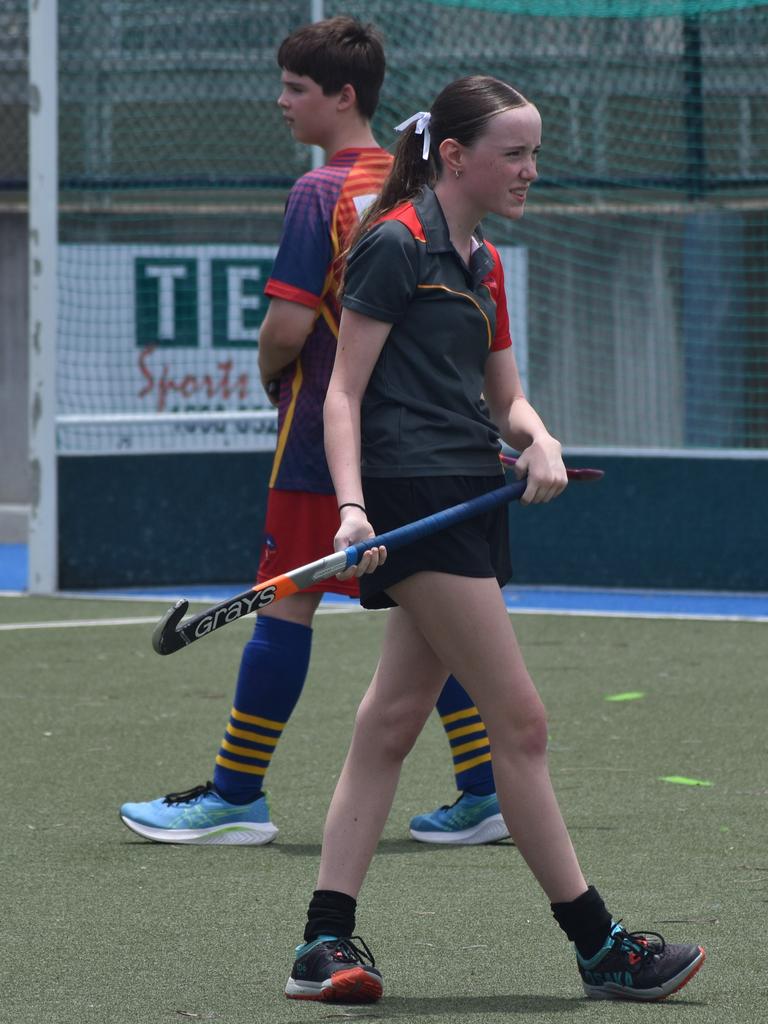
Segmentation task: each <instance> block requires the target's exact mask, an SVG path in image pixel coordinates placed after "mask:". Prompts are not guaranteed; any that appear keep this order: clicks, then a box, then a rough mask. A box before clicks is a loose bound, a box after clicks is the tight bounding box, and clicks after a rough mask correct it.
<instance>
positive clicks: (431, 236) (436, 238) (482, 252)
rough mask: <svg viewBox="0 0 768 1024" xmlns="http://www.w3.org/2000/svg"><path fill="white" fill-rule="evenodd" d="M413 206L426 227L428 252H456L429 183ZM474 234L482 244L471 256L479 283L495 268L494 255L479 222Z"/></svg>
mask: <svg viewBox="0 0 768 1024" xmlns="http://www.w3.org/2000/svg"><path fill="white" fill-rule="evenodd" d="M413 208H414V209H415V211H416V216H417V217H418V218H419V221H420V223H421V226H422V228H423V229H424V238H425V239H426V242H427V252H428V253H430V254H437V253H441V252H450V253H456V250H455V249H454V247H453V243H452V242H451V236H450V233H449V231H448V223H447V222H446V219H445V214H444V213H443V208H442V206H441V205H440V200H439V199H438V198H437V196H436V195H435V193H434V190H433V189H431V188H430V187H429V185H424V186H423V187H422V189H421V192H420V193H419V194H418V195H417V196H416V198H415V199H414V200H413ZM474 235H475V238H476V239H477V241H478V242H479V243H480V244H479V247H478V248H477V249H475V251H474V252H473V253H472V256H471V258H470V272H471V274H472V279H473V281H474V283H475V284H478V283H479V282H480V281H482V280H483V278H485V277H487V275H488V274H489V273H490V272H491V270H492V269H493V257H492V256H491V254H490V252H489V251H488V246H487V245H485V244H484V239H483V232H482V229H481V227H480V225H479V224H478V226H477V227H476V228H475V232H474ZM456 258H457V259H458V258H459V257H458V254H456Z"/></svg>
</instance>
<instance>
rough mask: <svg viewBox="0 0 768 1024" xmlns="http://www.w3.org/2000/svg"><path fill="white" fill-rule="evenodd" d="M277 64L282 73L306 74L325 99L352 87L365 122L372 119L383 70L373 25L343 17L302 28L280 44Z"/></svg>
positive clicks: (327, 19)
mask: <svg viewBox="0 0 768 1024" xmlns="http://www.w3.org/2000/svg"><path fill="white" fill-rule="evenodd" d="M277 63H278V64H279V66H280V67H281V68H282V69H283V70H284V71H292V72H293V74H295V75H307V76H308V77H309V78H311V79H312V80H313V81H315V82H317V84H318V85H319V86H320V87H321V88H322V90H323V94H324V95H325V96H333V95H334V94H335V93H338V92H341V90H342V88H343V87H344V86H345V85H347V84H349V85H351V86H353V87H354V90H355V95H356V96H357V109H358V110H359V111H360V114H361V115H362V117H364V118H366V119H367V120H368V121H370V120H371V118H372V117H373V114H374V111H375V110H376V105H377V103H378V102H379V90H380V89H381V83H382V82H383V81H384V71H385V69H386V62H385V59H384V47H383V45H382V41H381V36H380V35H379V33H378V31H377V30H376V28H375V27H374V26H373V25H364V24H363V23H362V22H360V21H358V20H357V18H351V17H348V16H346V15H339V16H338V17H336V18H326V20H325V21H317V22H314V23H313V24H311V25H304V26H302V28H298V29H296V31H295V32H292V33H291V34H290V35H289V36H288V38H287V39H284V40H283V42H282V43H281V44H280V49H279V50H278V51H277Z"/></svg>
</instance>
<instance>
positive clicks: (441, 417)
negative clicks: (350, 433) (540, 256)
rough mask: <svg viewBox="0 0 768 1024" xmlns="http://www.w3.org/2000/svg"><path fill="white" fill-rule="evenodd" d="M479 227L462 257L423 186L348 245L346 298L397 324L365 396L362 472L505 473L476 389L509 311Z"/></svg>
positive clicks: (503, 341)
mask: <svg viewBox="0 0 768 1024" xmlns="http://www.w3.org/2000/svg"><path fill="white" fill-rule="evenodd" d="M476 235H477V237H478V241H479V242H480V245H479V247H478V248H477V249H476V250H475V251H474V253H473V254H472V258H471V261H470V266H469V267H467V266H466V264H465V263H464V261H463V260H462V259H461V257H460V256H459V254H458V252H457V251H456V250H455V249H454V247H453V245H452V243H451V240H450V237H449V233H448V225H447V223H446V221H445V217H444V216H443V211H442V208H441V207H440V203H439V201H438V199H437V196H436V195H435V193H434V192H433V191H432V189H430V188H426V187H425V188H424V189H423V190H422V192H421V193H420V195H419V196H418V197H417V198H416V199H415V200H413V201H412V202H407V203H404V204H403V205H402V206H399V207H397V208H396V209H395V210H393V211H391V212H390V213H389V214H387V215H386V216H385V217H384V218H382V220H380V221H379V222H377V223H376V224H375V225H374V226H373V227H372V228H371V229H370V230H369V231H368V232H367V233H366V234H365V235H363V237H362V238H361V239H360V240H359V241H358V243H357V244H356V245H355V246H354V248H353V250H352V251H351V252H350V254H349V258H348V262H347V271H346V283H345V289H344V296H343V299H342V303H343V305H344V306H346V307H347V308H348V309H353V310H355V311H356V312H358V313H362V314H363V315H365V316H369V317H371V318H373V319H374V320H382V321H384V322H386V323H391V324H392V325H393V327H392V330H391V331H390V333H389V336H388V338H387V340H386V342H385V343H384V348H383V349H382V352H381V355H380V356H379V359H378V361H377V362H376V365H375V367H374V369H373V373H372V374H371V378H370V381H369V383H368V387H367V389H366V391H365V395H364V397H363V403H362V410H361V437H362V472H363V476H369V477H398V476H448V475H453V474H456V475H465V476H491V475H493V474H496V473H501V467H500V464H499V451H500V448H501V445H500V442H499V432H498V430H497V429H496V427H495V425H494V424H493V423H492V422H491V419H490V417H489V415H488V408H487V406H486V404H485V401H484V400H483V398H482V390H483V383H484V373H485V363H486V360H487V358H488V355H489V353H490V352H491V351H494V350H496V349H501V348H506V347H508V346H509V345H511V339H510V335H509V318H508V315H507V307H506V299H505V295H504V275H503V271H502V267H501V262H500V260H499V255H498V253H497V251H496V250H495V248H494V247H493V246H492V245H490V243H488V242H485V241H484V240H483V239H482V235H480V233H479V231H478V232H476Z"/></svg>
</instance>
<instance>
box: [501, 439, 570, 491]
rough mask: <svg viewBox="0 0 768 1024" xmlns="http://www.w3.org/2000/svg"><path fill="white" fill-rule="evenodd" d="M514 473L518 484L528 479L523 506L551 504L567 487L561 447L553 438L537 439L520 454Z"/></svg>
mask: <svg viewBox="0 0 768 1024" xmlns="http://www.w3.org/2000/svg"><path fill="white" fill-rule="evenodd" d="M514 471H515V475H516V476H517V478H518V480H521V479H522V478H523V477H524V476H527V477H528V486H527V487H526V489H525V492H524V494H523V496H522V498H521V499H520V504H521V505H538V504H540V503H542V502H545V501H551V500H552V498H556V497H557V496H558V494H562V492H563V491H564V490H565V488H566V487H567V486H568V475H567V473H566V470H565V465H564V463H563V456H562V446H561V444H560V442H559V441H558V440H557V439H556V438H554V437H552V436H551V435H550V434H547V435H546V436H545V437H541V438H537V440H535V441H534V442H533V443H532V444H530V445H528V447H527V448H526V449H525V450H524V451H522V452H521V453H520V457H519V458H518V460H517V462H516V463H515V467H514Z"/></svg>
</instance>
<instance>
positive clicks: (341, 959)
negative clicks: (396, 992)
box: [285, 935, 383, 1003]
mask: <svg viewBox="0 0 768 1024" xmlns="http://www.w3.org/2000/svg"><path fill="white" fill-rule="evenodd" d="M355 942H359V943H360V946H361V947H362V948H360V947H358V946H356V945H355ZM382 991H383V987H382V984H381V972H380V971H377V970H376V962H375V960H374V959H373V954H372V953H371V951H370V949H368V947H367V946H366V944H365V943H364V942H363V940H362V939H361V938H360V936H359V935H353V936H352V938H349V939H337V938H334V937H333V936H328V935H321V936H320V937H319V938H317V939H315V940H314V941H312V942H307V943H305V944H304V945H303V946H297V947H296V960H295V962H294V964H293V970H292V971H291V976H290V978H289V979H288V983H287V984H286V986H285V994H286V995H287V996H288V998H289V999H315V1000H318V1001H322V1002H327V1003H375V1002H376V1000H377V999H381V993H382Z"/></svg>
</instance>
